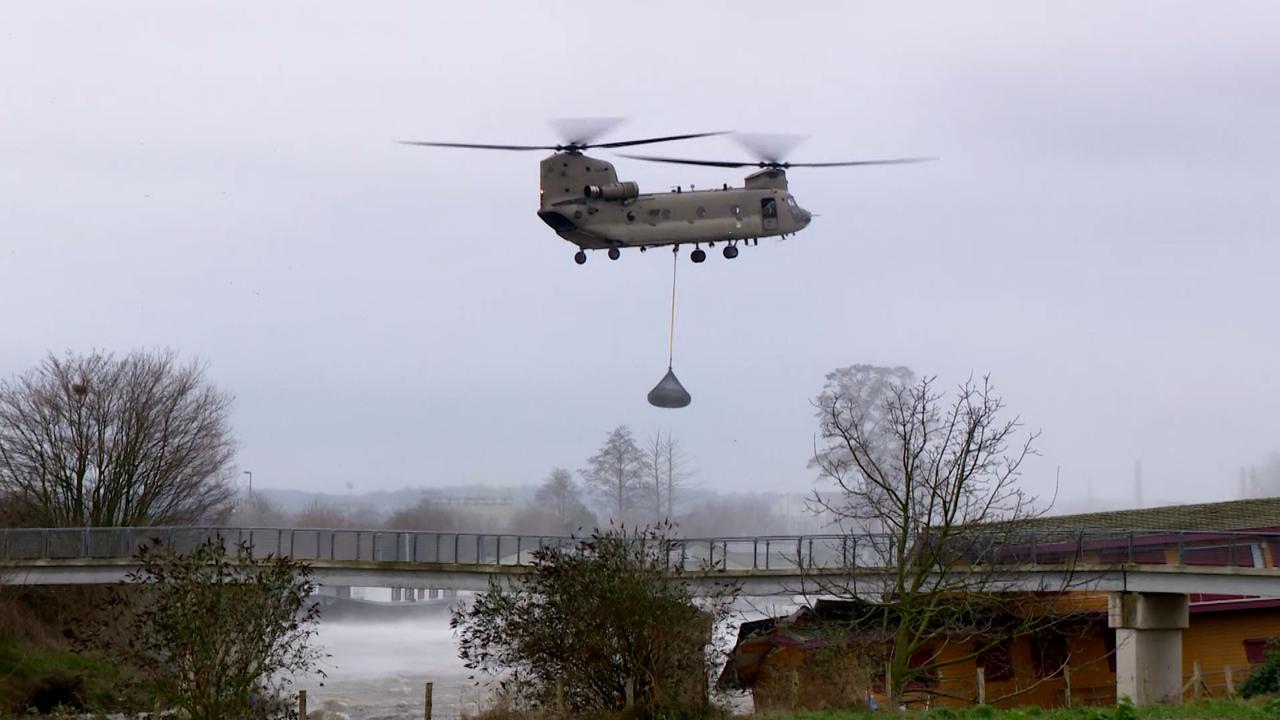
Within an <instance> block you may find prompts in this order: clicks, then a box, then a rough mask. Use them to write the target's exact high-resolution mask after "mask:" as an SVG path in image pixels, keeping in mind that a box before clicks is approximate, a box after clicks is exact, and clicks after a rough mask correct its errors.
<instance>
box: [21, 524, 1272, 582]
mask: <svg viewBox="0 0 1280 720" xmlns="http://www.w3.org/2000/svg"><path fill="white" fill-rule="evenodd" d="M211 537H221V538H222V541H223V542H224V544H225V545H226V546H227V547H229V548H230V547H234V546H235V545H236V544H237V543H247V544H251V545H252V546H253V547H254V549H255V553H257V554H259V555H263V554H266V553H276V554H283V555H288V556H291V557H294V558H298V559H302V560H306V561H308V564H310V565H311V567H312V568H313V572H314V574H315V576H316V578H317V580H318V581H319V582H320V583H322V584H326V585H349V586H387V587H414V588H423V587H425V588H453V589H460V590H482V589H484V588H486V587H488V583H489V582H490V580H491V579H501V578H514V577H517V576H519V575H521V574H524V573H526V572H528V569H529V567H530V565H531V563H532V560H533V554H534V552H535V551H537V550H538V549H539V548H545V547H549V546H561V547H571V546H573V545H574V544H576V543H577V540H575V539H573V538H563V537H548V536H531V535H510V534H473V533H435V532H410V531H393V530H346V529H329V528H226V527H220V528H70V529H68V528H58V529H30V530H28V529H3V530H0V576H2V578H0V579H3V581H4V582H9V583H15V584H102V583H113V582H118V581H120V580H122V579H124V577H125V576H126V575H127V573H128V572H130V571H131V570H133V569H134V568H135V567H136V563H135V562H134V561H133V559H132V555H133V554H134V552H135V551H136V548H137V547H138V545H139V544H141V543H145V542H150V541H152V540H155V541H158V542H160V543H162V544H164V545H165V546H167V547H171V548H173V549H175V550H179V551H182V550H187V549H190V548H194V547H196V546H197V545H199V544H200V543H202V542H204V541H206V540H207V539H209V538H211ZM885 540H886V538H884V537H882V536H875V535H863V536H841V535H805V536H781V537H779V536H767V537H764V536H762V537H748V538H743V537H733V538H686V539H680V540H676V541H673V542H671V543H670V544H668V546H667V548H666V552H667V560H668V566H670V567H672V568H679V569H681V570H682V571H683V573H684V576H685V577H687V578H689V579H690V581H692V582H694V583H697V584H699V585H700V586H703V587H706V588H710V587H711V586H712V585H715V584H719V583H725V582H733V583H737V584H739V585H740V586H741V587H742V589H743V592H744V593H746V594H749V595H779V594H781V595H791V594H800V593H804V592H810V593H816V594H822V592H823V590H824V589H829V588H830V586H831V585H833V584H838V585H848V586H852V585H858V586H860V587H861V588H863V589H864V590H870V589H873V588H875V587H877V586H883V585H884V584H885V583H886V582H887V581H888V579H889V577H890V575H891V572H892V566H891V565H890V564H889V563H887V562H885V556H884V555H883V554H882V553H881V552H880V550H881V548H882V547H883V544H884V541H885ZM965 542H966V543H968V545H966V548H965V553H966V554H965V557H966V560H967V562H966V563H965V564H963V565H958V566H956V567H953V568H952V570H951V571H949V572H951V573H967V574H971V575H980V576H981V577H982V578H983V583H984V584H985V585H987V586H988V587H990V588H992V589H1001V590H1057V589H1064V588H1070V589H1079V590H1095V591H1113V590H1128V591H1141V592H1189V593H1213V594H1240V595H1259V596H1272V597H1280V568H1277V565H1278V564H1280V563H1278V562H1277V561H1278V560H1280V533H1244V532H1241V533H1210V532H1183V531H1145V530H1144V531H1117V530H1096V531H1073V532H1070V533H1063V532H1052V531H1049V532H1046V531H1041V532H1027V533H1019V534H1018V535H1017V536H1013V537H1011V536H1009V535H1008V534H1002V535H1000V536H999V538H998V541H997V538H996V536H994V535H990V536H983V535H974V536H970V537H966V538H965Z"/></svg>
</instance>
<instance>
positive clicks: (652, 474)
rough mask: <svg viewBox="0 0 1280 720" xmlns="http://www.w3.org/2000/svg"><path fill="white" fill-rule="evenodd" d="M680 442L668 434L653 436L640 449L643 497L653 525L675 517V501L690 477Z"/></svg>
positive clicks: (658, 433)
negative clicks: (642, 449)
mask: <svg viewBox="0 0 1280 720" xmlns="http://www.w3.org/2000/svg"><path fill="white" fill-rule="evenodd" d="M686 464H687V461H686V459H685V455H684V451H683V450H682V449H681V448H680V441H679V440H676V439H675V436H673V435H672V434H671V433H670V432H668V433H667V434H666V436H665V437H664V436H663V434H662V431H661V430H658V431H657V432H655V433H654V434H653V435H652V436H651V437H650V438H649V441H648V442H647V443H645V446H644V493H645V495H647V497H648V499H649V500H650V501H652V502H653V519H654V521H655V522H659V521H663V520H667V521H669V520H671V519H672V518H674V517H675V506H676V497H677V495H678V493H679V491H680V490H682V489H684V488H685V487H687V481H688V479H689V476H690V473H689V472H688V470H686V468H685V466H686Z"/></svg>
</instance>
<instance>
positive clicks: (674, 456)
mask: <svg viewBox="0 0 1280 720" xmlns="http://www.w3.org/2000/svg"><path fill="white" fill-rule="evenodd" d="M662 459H663V461H664V462H665V465H666V467H664V468H663V470H662V476H663V478H662V479H663V481H664V482H665V483H666V486H667V494H666V500H667V517H666V519H667V520H670V519H671V518H673V517H675V512H676V510H675V507H676V497H678V493H679V491H681V490H684V489H686V488H688V487H689V486H690V478H691V477H692V476H693V472H692V471H691V470H689V469H688V464H689V463H688V458H686V457H685V454H684V450H683V449H682V448H681V447H680V441H679V440H676V439H675V437H674V436H673V435H672V434H671V433H670V432H668V433H667V439H666V440H663V441H662Z"/></svg>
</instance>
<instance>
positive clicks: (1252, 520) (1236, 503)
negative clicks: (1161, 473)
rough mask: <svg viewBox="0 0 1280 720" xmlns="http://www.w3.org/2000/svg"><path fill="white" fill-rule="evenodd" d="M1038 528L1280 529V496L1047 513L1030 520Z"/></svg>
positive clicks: (1027, 524)
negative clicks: (1075, 512) (1055, 513)
mask: <svg viewBox="0 0 1280 720" xmlns="http://www.w3.org/2000/svg"><path fill="white" fill-rule="evenodd" d="M1026 526H1027V527H1029V528H1032V529H1036V530H1057V529H1072V530H1082V529H1089V528H1115V529H1132V530H1255V529H1259V528H1280V497H1274V498H1255V499H1250V500H1230V501H1227V502H1216V503H1200V504H1196V505H1166V506H1164V507H1153V508H1138V509H1133V510H1112V511H1109V512H1094V513H1080V514H1077V515H1057V516H1046V517H1042V518H1037V519H1035V520H1031V521H1028V522H1027V523H1026Z"/></svg>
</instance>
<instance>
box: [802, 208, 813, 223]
mask: <svg viewBox="0 0 1280 720" xmlns="http://www.w3.org/2000/svg"><path fill="white" fill-rule="evenodd" d="M812 221H813V213H811V212H809V211H808V210H805V209H804V208H801V209H800V224H801V225H808V224H809V223H810V222H812Z"/></svg>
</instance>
